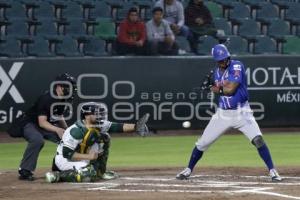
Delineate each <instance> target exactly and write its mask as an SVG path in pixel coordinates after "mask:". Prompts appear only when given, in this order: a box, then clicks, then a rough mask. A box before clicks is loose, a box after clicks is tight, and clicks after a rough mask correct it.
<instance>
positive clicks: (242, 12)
mask: <svg viewBox="0 0 300 200" xmlns="http://www.w3.org/2000/svg"><path fill="white" fill-rule="evenodd" d="M231 5H232V7H233V9H230V11H229V19H230V20H231V21H233V22H235V23H238V22H240V20H242V19H248V18H250V17H251V16H250V9H249V7H248V6H246V5H245V4H243V3H241V2H233V3H232V4H231Z"/></svg>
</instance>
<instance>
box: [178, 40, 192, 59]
mask: <svg viewBox="0 0 300 200" xmlns="http://www.w3.org/2000/svg"><path fill="white" fill-rule="evenodd" d="M175 41H176V43H177V44H178V46H179V53H178V54H179V55H188V54H192V51H191V47H190V43H189V41H188V40H187V39H186V37H184V36H176V39H175Z"/></svg>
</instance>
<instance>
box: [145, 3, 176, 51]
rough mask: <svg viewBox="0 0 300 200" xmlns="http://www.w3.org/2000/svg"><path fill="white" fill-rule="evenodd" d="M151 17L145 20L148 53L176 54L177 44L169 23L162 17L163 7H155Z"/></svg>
mask: <svg viewBox="0 0 300 200" xmlns="http://www.w3.org/2000/svg"><path fill="white" fill-rule="evenodd" d="M152 14H153V18H152V19H151V20H150V21H148V22H147V24H146V29H147V40H148V50H149V54H150V55H157V54H162V55H177V54H178V46H177V44H176V42H175V36H174V33H173V32H172V30H171V28H170V25H169V23H168V22H167V21H166V20H164V19H163V9H162V8H161V7H155V8H153V10H152Z"/></svg>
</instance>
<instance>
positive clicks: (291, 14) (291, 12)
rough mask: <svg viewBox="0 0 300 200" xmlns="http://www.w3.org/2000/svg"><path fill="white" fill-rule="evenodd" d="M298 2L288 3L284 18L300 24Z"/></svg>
mask: <svg viewBox="0 0 300 200" xmlns="http://www.w3.org/2000/svg"><path fill="white" fill-rule="evenodd" d="M299 10H300V3H290V4H289V8H288V9H287V10H286V15H285V19H286V20H288V21H289V22H290V23H291V24H295V25H299V24H300V12H299Z"/></svg>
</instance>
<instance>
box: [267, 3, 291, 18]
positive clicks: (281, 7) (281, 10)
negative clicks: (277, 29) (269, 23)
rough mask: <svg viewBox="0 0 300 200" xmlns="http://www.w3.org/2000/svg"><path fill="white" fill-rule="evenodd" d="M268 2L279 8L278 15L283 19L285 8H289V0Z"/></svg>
mask: <svg viewBox="0 0 300 200" xmlns="http://www.w3.org/2000/svg"><path fill="white" fill-rule="evenodd" d="M270 2H271V3H272V4H274V5H276V6H277V7H278V9H279V16H280V18H281V19H284V17H285V13H286V10H287V9H288V8H289V3H290V2H289V1H286V0H270Z"/></svg>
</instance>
